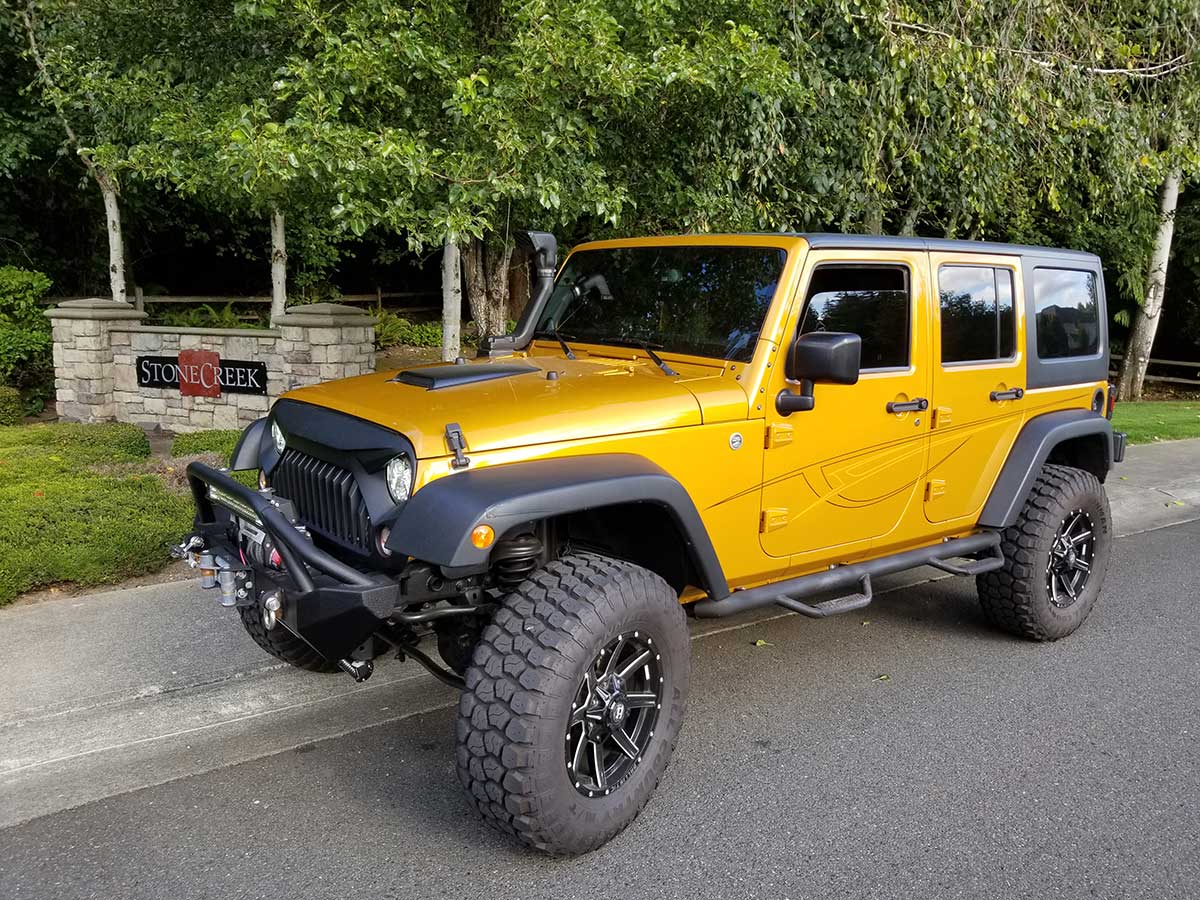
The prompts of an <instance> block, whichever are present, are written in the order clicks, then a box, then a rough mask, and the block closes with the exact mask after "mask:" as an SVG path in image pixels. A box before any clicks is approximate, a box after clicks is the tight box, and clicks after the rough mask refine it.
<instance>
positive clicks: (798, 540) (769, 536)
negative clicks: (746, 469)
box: [759, 250, 930, 566]
mask: <svg viewBox="0 0 1200 900" xmlns="http://www.w3.org/2000/svg"><path fill="white" fill-rule="evenodd" d="M801 284H802V288H801V290H800V292H799V293H798V294H797V298H796V300H795V302H794V308H793V309H792V310H791V312H790V315H789V318H788V323H787V330H786V332H785V334H786V335H787V338H786V340H787V341H789V342H790V340H791V339H792V337H793V336H795V335H796V334H797V333H804V332H809V331H842V332H852V333H854V334H858V335H860V336H861V337H862V371H861V374H860V376H859V381H858V384H854V385H833V384H818V385H816V386H815V390H814V396H815V402H814V406H813V408H812V409H811V410H808V411H806V412H794V413H792V414H791V415H786V416H785V415H782V414H780V413H779V412H778V411H777V410H776V409H775V404H774V398H775V396H776V395H777V394H778V393H779V391H781V390H785V389H786V390H795V389H796V386H795V385H791V384H789V383H788V382H787V380H786V377H785V375H784V371H783V368H784V367H783V363H782V357H783V355H784V354H783V353H781V354H780V363H779V364H778V365H776V366H773V367H772V371H773V372H774V375H773V376H772V380H771V381H770V383H769V384H768V387H767V391H766V394H765V395H764V406H765V407H766V410H765V412H766V419H767V421H766V426H767V434H766V447H767V449H766V452H765V454H764V464H763V491H762V514H761V519H760V523H759V532H760V541H761V543H762V547H763V550H764V551H765V552H766V553H768V554H770V555H771V556H776V557H784V556H792V557H793V559H792V561H791V565H793V566H802V565H804V564H805V563H806V562H809V561H811V562H819V561H822V560H823V559H825V558H826V557H830V558H836V559H839V560H840V559H844V558H845V557H846V556H849V555H853V554H854V553H855V552H857V551H861V550H866V549H867V548H869V547H870V545H871V543H872V542H873V541H877V540H882V539H884V538H885V537H886V536H887V535H888V534H890V533H891V532H893V531H894V530H895V529H896V528H897V526H898V525H899V524H900V522H901V520H902V519H903V518H904V516H905V513H906V511H907V510H908V509H909V507H910V506H911V505H912V503H913V498H914V496H916V495H917V493H918V488H919V486H920V485H921V484H922V482H923V474H924V471H925V461H926V451H927V443H928V441H927V438H928V434H929V431H928V418H929V417H928V411H927V410H926V409H922V408H921V406H922V405H926V406H927V404H928V400H927V398H928V396H929V387H930V371H929V365H928V359H929V329H928V326H927V323H928V321H929V314H928V309H927V307H928V303H929V289H928V261H927V256H926V254H925V253H923V252H903V251H896V252H893V253H888V254H886V255H877V254H872V258H871V259H870V260H864V259H863V258H862V255H861V252H860V253H858V255H857V257H856V254H855V252H854V251H844V250H826V251H813V252H810V253H809V254H808V257H807V260H806V262H805V271H804V273H803V276H802V281H801ZM784 349H785V348H784ZM916 515H917V516H918V517H919V516H920V513H919V511H918V512H916Z"/></svg>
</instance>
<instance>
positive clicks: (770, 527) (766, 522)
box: [758, 506, 788, 534]
mask: <svg viewBox="0 0 1200 900" xmlns="http://www.w3.org/2000/svg"><path fill="white" fill-rule="evenodd" d="M787 523H788V510H787V507H785V506H775V507H771V508H770V509H764V510H763V511H762V518H760V519H759V522H758V533H759V534H766V533H767V532H768V531H778V530H779V529H780V528H786V527H787Z"/></svg>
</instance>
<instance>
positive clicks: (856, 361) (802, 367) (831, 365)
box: [775, 331, 862, 416]
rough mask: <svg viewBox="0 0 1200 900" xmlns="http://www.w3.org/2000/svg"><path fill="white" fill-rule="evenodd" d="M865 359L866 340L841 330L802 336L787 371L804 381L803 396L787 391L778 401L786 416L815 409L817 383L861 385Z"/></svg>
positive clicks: (792, 350)
mask: <svg viewBox="0 0 1200 900" xmlns="http://www.w3.org/2000/svg"><path fill="white" fill-rule="evenodd" d="M861 360H862V338H861V337H859V336H858V335H857V334H847V333H844V332H840V331H810V332H809V333H808V334H801V335H798V336H797V337H796V339H795V340H794V341H792V346H791V347H789V348H788V354H787V361H786V362H785V363H784V372H785V373H786V375H787V377H788V379H789V380H790V381H799V382H800V393H798V394H793V393H792V392H791V391H789V390H787V389H786V388H784V389H783V390H782V391H780V392H779V395H778V396H777V397H776V398H775V408H776V409H777V410H779V412H780V413H781V414H782V415H785V416H787V415H791V414H792V413H794V412H807V411H808V410H810V409H812V408H813V404H814V400H813V385H814V384H857V383H858V370H859V366H860V364H861Z"/></svg>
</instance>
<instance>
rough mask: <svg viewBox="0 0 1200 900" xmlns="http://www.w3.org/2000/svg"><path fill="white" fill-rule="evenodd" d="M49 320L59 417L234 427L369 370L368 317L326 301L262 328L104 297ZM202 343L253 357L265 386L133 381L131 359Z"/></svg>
mask: <svg viewBox="0 0 1200 900" xmlns="http://www.w3.org/2000/svg"><path fill="white" fill-rule="evenodd" d="M46 315H47V316H49V317H50V319H51V320H52V322H53V325H54V377H55V388H56V395H57V398H56V399H57V402H56V407H57V411H58V416H59V418H60V419H64V420H68V421H78V422H112V421H116V422H133V423H136V424H138V425H142V426H143V427H146V428H153V427H156V426H160V427H162V428H164V429H167V430H170V431H177V432H182V431H200V430H203V429H207V428H242V427H244V426H246V425H248V424H249V423H250V422H252V421H254V420H255V419H257V418H260V417H262V416H263V415H264V414H265V413H266V411H267V410H268V409H269V408H270V405H271V404H272V403H273V402H274V401H275V399H276V398H277V397H278V396H279V395H280V394H281V393H283V392H284V391H288V390H291V389H292V388H296V387H300V386H302V385H305V384H314V383H316V382H320V381H331V380H334V379H337V378H348V377H350V376H353V375H363V374H366V373H368V372H373V371H374V370H375V328H374V324H375V323H374V320H373V319H371V317H370V316H369V315H368V314H367V313H365V312H363V311H362V310H360V309H356V308H354V307H351V306H344V305H341V304H336V303H315V304H312V305H309V306H301V307H295V308H293V309H292V310H290V311H289V312H288V313H286V314H285V315H283V316H281V317H280V318H279V319H277V320H276V322H275V323H274V327H272V328H269V329H249V328H166V327H158V326H149V325H143V324H141V322H142V320H143V319H144V318H145V315H146V314H145V313H143V312H138V311H137V310H135V309H134V308H133V307H132V306H130V305H129V304H128V303H116V302H114V301H112V300H91V299H87V300H69V301H66V302H64V303H60V304H59V305H58V306H56V307H54V308H53V309H51V310H48V311H47V313H46ZM180 350H211V351H215V352H216V353H217V354H218V355H219V356H220V357H221V359H222V360H248V361H253V362H261V363H264V364H265V365H266V368H267V384H266V388H267V393H266V395H265V396H263V395H260V394H246V393H231V392H222V393H221V395H220V396H218V397H192V396H182V395H181V394H180V391H179V389H178V388H155V387H146V386H139V385H138V382H137V368H136V366H137V358H138V357H140V356H166V357H175V356H177V355H178V354H179V351H180Z"/></svg>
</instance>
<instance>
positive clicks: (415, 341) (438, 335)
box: [375, 310, 442, 350]
mask: <svg viewBox="0 0 1200 900" xmlns="http://www.w3.org/2000/svg"><path fill="white" fill-rule="evenodd" d="M375 318H376V319H377V320H378V321H377V322H376V323H375V346H377V347H378V348H379V349H380V350H386V349H387V348H388V347H396V346H399V345H401V344H404V345H406V346H409V347H440V346H442V323H441V322H412V321H410V320H408V319H406V318H404V316H402V315H399V314H398V313H394V312H389V311H388V310H377V311H376V312H375Z"/></svg>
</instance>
